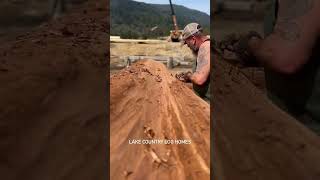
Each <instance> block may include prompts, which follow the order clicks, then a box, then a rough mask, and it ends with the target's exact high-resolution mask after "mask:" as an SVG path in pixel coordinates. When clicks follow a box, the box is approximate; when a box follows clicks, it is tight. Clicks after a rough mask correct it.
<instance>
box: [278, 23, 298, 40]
mask: <svg viewBox="0 0 320 180" xmlns="http://www.w3.org/2000/svg"><path fill="white" fill-rule="evenodd" d="M300 31H301V30H300V27H299V25H298V24H297V23H296V22H294V21H288V20H287V21H278V23H277V25H276V26H275V29H274V33H275V34H278V35H279V36H280V37H281V38H282V39H283V40H286V41H297V40H298V39H299V38H300Z"/></svg>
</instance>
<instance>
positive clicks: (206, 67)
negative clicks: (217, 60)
mask: <svg viewBox="0 0 320 180" xmlns="http://www.w3.org/2000/svg"><path fill="white" fill-rule="evenodd" d="M209 75H210V45H208V46H207V47H204V48H201V49H200V50H199V52H198V58H197V68H196V72H195V73H193V74H192V75H191V77H190V79H191V81H192V82H193V83H195V84H198V85H202V84H203V83H204V82H205V81H206V80H207V79H208V77H209Z"/></svg>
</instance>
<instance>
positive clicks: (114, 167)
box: [110, 60, 210, 180]
mask: <svg viewBox="0 0 320 180" xmlns="http://www.w3.org/2000/svg"><path fill="white" fill-rule="evenodd" d="M209 111H210V109H209V105H208V104H207V103H206V102H205V101H203V100H202V99H201V98H199V97H198V96H196V95H195V94H194V92H193V91H192V90H191V89H189V88H188V87H187V86H185V85H184V84H183V83H182V82H180V81H178V80H177V79H175V78H174V77H172V75H171V74H170V73H169V72H168V71H167V69H166V67H165V66H164V65H163V64H161V63H159V62H156V61H150V60H149V61H139V62H137V63H135V64H133V65H132V66H130V67H129V68H128V69H125V70H122V71H120V72H118V73H116V74H114V75H113V76H112V77H111V82H110V113H111V114H110V130H111V133H110V134H111V135H110V141H111V142H110V166H111V169H110V177H111V179H117V180H121V179H127V178H130V179H148V180H153V179H166V180H170V179H171V180H173V179H174V180H185V179H197V180H209V178H210V122H209V121H210V120H209V117H210V114H209ZM154 139H160V140H166V139H167V140H188V141H189V140H190V141H191V144H170V145H166V144H164V143H160V144H151V145H150V144H143V142H141V143H142V144H130V142H129V140H131V141H132V140H154Z"/></svg>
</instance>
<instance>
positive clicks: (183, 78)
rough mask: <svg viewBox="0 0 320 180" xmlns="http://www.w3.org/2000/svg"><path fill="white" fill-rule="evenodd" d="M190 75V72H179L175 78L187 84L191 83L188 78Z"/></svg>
mask: <svg viewBox="0 0 320 180" xmlns="http://www.w3.org/2000/svg"><path fill="white" fill-rule="evenodd" d="M191 75H192V73H191V72H190V71H188V72H181V73H178V74H176V78H177V79H178V80H180V81H182V82H185V83H188V82H191V80H190V77H191Z"/></svg>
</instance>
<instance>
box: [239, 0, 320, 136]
mask: <svg viewBox="0 0 320 180" xmlns="http://www.w3.org/2000/svg"><path fill="white" fill-rule="evenodd" d="M319 18H320V1H318V0H305V1H297V0H281V1H280V0H279V1H276V0H272V2H271V4H270V6H269V13H267V16H266V20H265V38H264V39H262V38H260V37H259V36H257V35H256V33H249V34H248V35H247V36H245V37H243V38H241V39H240V40H239V42H238V44H237V45H236V46H235V49H236V52H237V53H238V55H239V57H246V56H243V54H247V55H248V54H249V55H250V56H253V57H255V59H256V60H257V61H258V62H260V63H261V64H262V65H263V66H264V67H265V76H266V87H267V91H268V96H269V97H270V98H271V99H272V100H273V102H274V103H275V104H277V105H278V106H279V107H281V108H282V109H283V110H285V111H287V112H289V113H290V114H292V115H293V116H295V117H296V118H297V119H298V120H300V121H301V122H303V123H304V124H305V125H307V126H308V127H310V128H311V129H313V130H314V131H316V132H317V133H318V134H320V39H319V35H320V20H319ZM247 57H248V56H247Z"/></svg>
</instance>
